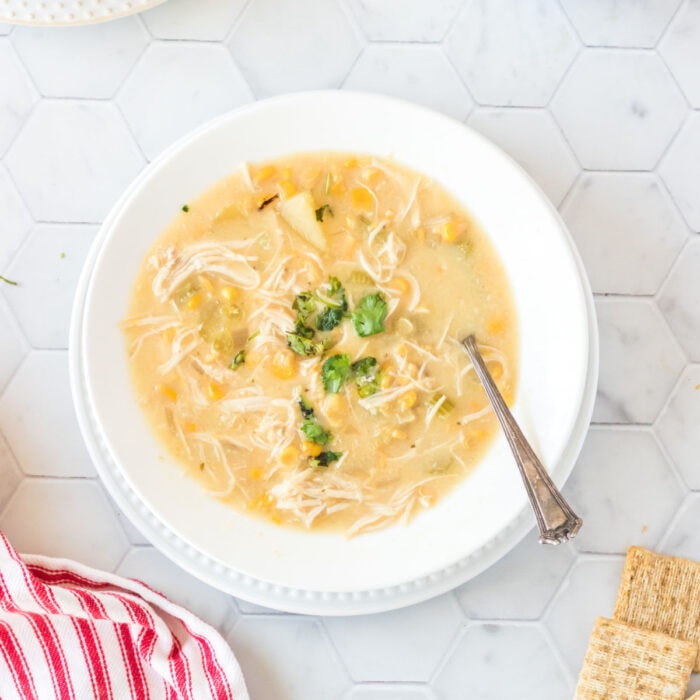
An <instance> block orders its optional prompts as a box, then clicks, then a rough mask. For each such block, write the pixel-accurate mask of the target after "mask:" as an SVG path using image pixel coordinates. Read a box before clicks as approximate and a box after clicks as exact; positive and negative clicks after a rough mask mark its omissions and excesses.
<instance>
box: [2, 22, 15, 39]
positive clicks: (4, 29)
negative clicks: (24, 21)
mask: <svg viewBox="0 0 700 700" xmlns="http://www.w3.org/2000/svg"><path fill="white" fill-rule="evenodd" d="M14 26H15V25H14V24H5V23H4V22H0V36H7V35H8V34H9V33H10V32H11V31H12V30H13V29H14Z"/></svg>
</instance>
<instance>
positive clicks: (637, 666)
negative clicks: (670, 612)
mask: <svg viewBox="0 0 700 700" xmlns="http://www.w3.org/2000/svg"><path fill="white" fill-rule="evenodd" d="M696 654H697V646H696V645H695V644H693V643H692V642H684V641H682V640H680V639H674V638H673V637H669V636H668V635H667V634H662V633H661V632H652V631H650V630H643V629H639V628H637V627H632V625H627V624H625V623H624V622H617V621H615V620H608V619H606V618H603V617H599V618H598V619H597V620H596V621H595V625H594V626H593V633H592V634H591V638H590V641H589V643H588V651H587V652H586V658H585V660H584V662H583V668H582V669H581V675H580V676H579V680H578V685H577V686H576V693H575V695H574V700H603V699H604V700H630V698H634V700H683V697H684V696H685V690H686V688H687V687H688V680H689V679H690V672H691V669H692V667H693V661H695V656H696Z"/></svg>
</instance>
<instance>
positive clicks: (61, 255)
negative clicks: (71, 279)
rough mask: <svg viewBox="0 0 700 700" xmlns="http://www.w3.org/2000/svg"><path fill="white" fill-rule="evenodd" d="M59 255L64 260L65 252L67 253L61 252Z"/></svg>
mask: <svg viewBox="0 0 700 700" xmlns="http://www.w3.org/2000/svg"><path fill="white" fill-rule="evenodd" d="M58 257H59V258H61V260H63V259H64V258H65V257H66V254H65V253H61V254H60V255H59V256H58Z"/></svg>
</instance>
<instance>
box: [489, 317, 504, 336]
mask: <svg viewBox="0 0 700 700" xmlns="http://www.w3.org/2000/svg"><path fill="white" fill-rule="evenodd" d="M504 330H505V322H504V321H503V317H502V316H492V317H491V318H490V319H489V320H488V321H487V323H486V332H487V333H490V334H491V335H500V334H501V333H503V331H504Z"/></svg>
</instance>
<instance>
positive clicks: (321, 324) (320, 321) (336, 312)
mask: <svg viewBox="0 0 700 700" xmlns="http://www.w3.org/2000/svg"><path fill="white" fill-rule="evenodd" d="M343 314H344V311H343V310H342V309H331V308H330V307H329V306H327V307H326V308H325V309H324V310H323V311H321V313H320V314H319V315H318V316H316V328H318V330H320V331H332V330H333V329H334V328H336V327H337V326H339V325H340V322H341V321H342V320H343Z"/></svg>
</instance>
